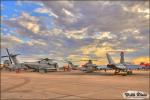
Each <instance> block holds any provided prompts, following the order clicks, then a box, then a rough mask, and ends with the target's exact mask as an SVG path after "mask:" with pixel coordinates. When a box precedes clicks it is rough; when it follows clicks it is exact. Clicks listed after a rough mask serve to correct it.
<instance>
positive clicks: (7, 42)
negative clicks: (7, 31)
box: [1, 35, 24, 48]
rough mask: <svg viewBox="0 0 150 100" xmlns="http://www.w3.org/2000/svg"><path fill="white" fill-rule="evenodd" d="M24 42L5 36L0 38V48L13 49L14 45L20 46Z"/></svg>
mask: <svg viewBox="0 0 150 100" xmlns="http://www.w3.org/2000/svg"><path fill="white" fill-rule="evenodd" d="M23 42H24V41H23V40H22V39H20V38H18V37H15V36H12V35H5V36H2V37H1V48H8V47H14V46H15V45H19V44H22V43H23Z"/></svg>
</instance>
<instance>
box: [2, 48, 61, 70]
mask: <svg viewBox="0 0 150 100" xmlns="http://www.w3.org/2000/svg"><path fill="white" fill-rule="evenodd" d="M6 51H7V54H8V55H7V56H1V58H4V57H8V58H9V60H5V61H4V65H7V67H5V68H6V69H9V70H16V69H27V68H28V69H34V71H37V72H48V71H58V64H57V63H56V62H53V61H52V59H49V58H44V59H41V60H40V61H38V62H24V63H19V61H18V60H17V56H18V55H19V54H10V53H9V51H8V49H7V48H6Z"/></svg>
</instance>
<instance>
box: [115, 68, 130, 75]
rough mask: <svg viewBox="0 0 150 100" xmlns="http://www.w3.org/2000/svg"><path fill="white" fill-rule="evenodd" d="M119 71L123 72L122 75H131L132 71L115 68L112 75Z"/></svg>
mask: <svg viewBox="0 0 150 100" xmlns="http://www.w3.org/2000/svg"><path fill="white" fill-rule="evenodd" d="M120 72H123V74H122V75H123V76H126V75H132V71H131V70H117V69H116V70H115V73H114V75H118V74H119V73H120Z"/></svg>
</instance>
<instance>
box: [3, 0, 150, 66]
mask: <svg viewBox="0 0 150 100" xmlns="http://www.w3.org/2000/svg"><path fill="white" fill-rule="evenodd" d="M5 48H9V50H10V52H11V53H19V54H21V55H20V56H18V57H19V60H20V61H21V62H24V61H33V60H36V59H39V58H43V57H48V58H54V59H72V60H85V59H97V60H98V61H95V63H96V64H107V59H106V53H107V52H109V53H110V54H111V55H112V57H113V59H114V60H115V61H116V62H118V61H119V59H120V51H124V53H125V60H126V62H131V63H137V64H138V63H140V62H148V61H149V1H135V0H134V1H131V0H129V1H44V0H43V1H42V0H41V1H2V2H1V55H6V50H5ZM80 63H81V62H80Z"/></svg>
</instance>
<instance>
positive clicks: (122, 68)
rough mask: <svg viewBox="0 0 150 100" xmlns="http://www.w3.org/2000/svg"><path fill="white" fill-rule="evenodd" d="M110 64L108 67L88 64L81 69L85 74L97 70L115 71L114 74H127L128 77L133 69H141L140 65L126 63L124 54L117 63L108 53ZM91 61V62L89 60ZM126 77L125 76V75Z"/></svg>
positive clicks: (121, 54)
mask: <svg viewBox="0 0 150 100" xmlns="http://www.w3.org/2000/svg"><path fill="white" fill-rule="evenodd" d="M106 56H107V60H108V64H107V65H95V64H92V63H86V64H85V65H83V68H81V71H83V72H93V71H96V70H105V71H106V70H115V72H114V74H115V75H116V74H119V73H120V72H123V73H126V74H127V75H129V74H132V70H133V69H139V68H140V67H139V66H138V65H134V64H129V63H126V62H125V61H124V52H122V51H121V53H120V63H118V64H117V63H115V62H114V61H113V59H112V58H111V56H110V54H109V53H106ZM89 61H90V60H89ZM123 75H125V74H123Z"/></svg>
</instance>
